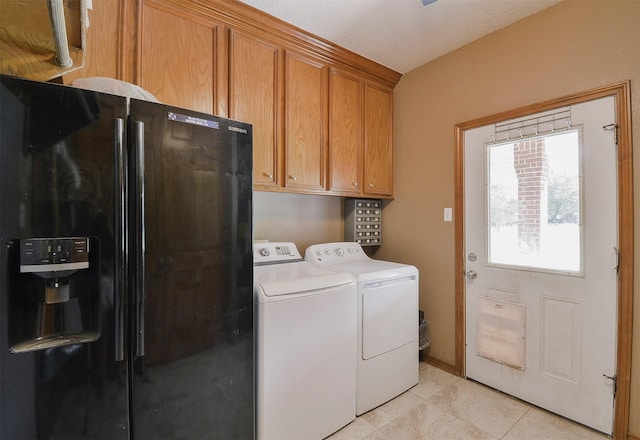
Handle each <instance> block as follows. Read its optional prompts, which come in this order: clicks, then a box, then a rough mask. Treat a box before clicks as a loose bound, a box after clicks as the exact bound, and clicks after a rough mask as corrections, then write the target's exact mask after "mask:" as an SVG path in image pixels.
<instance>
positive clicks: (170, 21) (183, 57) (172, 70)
mask: <svg viewBox="0 0 640 440" xmlns="http://www.w3.org/2000/svg"><path fill="white" fill-rule="evenodd" d="M141 13H142V19H141V20H142V21H141V23H142V24H141V29H140V34H139V35H140V50H141V61H140V68H139V71H138V84H139V85H140V86H141V87H142V88H144V89H146V90H148V91H150V92H151V93H153V94H154V95H155V96H156V97H157V98H158V99H159V100H160V101H162V102H163V103H165V104H169V105H174V106H178V107H184V108H188V109H192V110H197V111H201V112H205V113H213V111H214V89H213V87H214V84H215V78H214V62H213V60H214V48H215V47H216V39H217V37H218V31H219V28H220V26H218V24H217V23H214V22H204V21H201V20H198V21H195V20H196V19H195V18H193V17H191V16H189V15H186V14H183V13H180V14H179V13H178V12H175V11H173V10H170V9H166V10H165V9H159V8H158V7H156V6H155V5H154V6H152V5H149V4H147V3H143V4H142V12H141Z"/></svg>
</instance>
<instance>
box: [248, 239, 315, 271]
mask: <svg viewBox="0 0 640 440" xmlns="http://www.w3.org/2000/svg"><path fill="white" fill-rule="evenodd" d="M292 261H293V262H295V261H303V258H302V255H300V252H298V248H297V247H296V245H295V244H294V243H291V242H273V243H254V244H253V264H254V265H255V266H260V265H266V264H277V263H286V262H292Z"/></svg>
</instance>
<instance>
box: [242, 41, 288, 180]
mask: <svg viewBox="0 0 640 440" xmlns="http://www.w3.org/2000/svg"><path fill="white" fill-rule="evenodd" d="M279 59H280V49H279V48H278V47H277V46H275V45H271V44H269V43H267V42H265V41H263V40H258V39H256V38H253V37H251V36H248V35H245V34H242V33H240V32H237V31H235V30H233V31H231V37H230V48H229V116H230V117H231V118H232V119H237V120H240V121H244V122H249V123H250V124H253V183H254V186H256V187H265V188H270V187H271V188H273V187H275V186H277V184H278V181H279V179H278V172H279V170H280V167H279V166H278V164H279V162H280V161H279V158H280V155H279V154H278V144H279V142H278V121H279V120H280V110H279V107H278V101H279V99H278V97H279V96H280V94H281V93H280V90H279V86H278V84H279V81H278V79H279V77H280V76H281V75H280V72H279V70H280V69H279V66H280V62H279Z"/></svg>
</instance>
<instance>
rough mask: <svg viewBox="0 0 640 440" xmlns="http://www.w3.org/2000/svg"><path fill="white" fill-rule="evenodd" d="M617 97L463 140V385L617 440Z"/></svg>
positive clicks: (510, 123) (508, 123)
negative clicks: (481, 387) (490, 390)
mask: <svg viewBox="0 0 640 440" xmlns="http://www.w3.org/2000/svg"><path fill="white" fill-rule="evenodd" d="M614 107H615V101H614V98H613V97H607V98H602V99H598V100H594V101H588V102H585V103H580V104H577V105H573V106H571V107H566V108H562V109H557V110H554V111H550V112H544V113H542V114H538V115H532V116H530V117H526V118H520V119H518V120H514V121H505V123H500V124H496V125H490V126H485V127H480V128H476V129H472V130H467V131H465V137H464V144H465V158H464V163H465V242H466V246H465V258H466V272H465V274H466V277H467V281H466V298H465V300H466V375H467V377H469V378H471V379H474V380H477V381H479V382H481V383H484V384H487V385H489V386H491V387H494V388H497V389H499V390H501V391H504V392H506V393H508V394H511V395H514V396H516V397H518V398H521V399H523V400H525V401H528V402H531V403H533V404H535V405H538V406H540V407H542V408H545V409H548V410H550V411H552V412H555V413H558V414H560V415H563V416H565V417H567V418H570V419H572V420H575V421H578V422H580V423H583V424H585V425H587V426H590V427H592V428H594V429H597V430H598V431H601V432H604V433H607V434H611V433H612V422H613V402H614V391H615V384H614V380H612V379H610V378H607V376H609V377H613V376H614V375H615V371H616V366H615V359H616V356H615V355H616V353H615V347H616V322H617V311H616V305H617V264H618V258H617V224H618V222H617V212H618V209H617V176H616V145H615V140H614V138H615V133H614V132H613V131H610V130H607V129H606V128H605V127H606V126H608V125H609V124H612V123H615V108H614Z"/></svg>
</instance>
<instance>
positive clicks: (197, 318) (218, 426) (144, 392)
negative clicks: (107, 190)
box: [129, 100, 254, 439]
mask: <svg viewBox="0 0 640 440" xmlns="http://www.w3.org/2000/svg"><path fill="white" fill-rule="evenodd" d="M130 127H131V133H132V138H133V139H134V145H132V146H131V150H130V157H131V159H132V161H133V163H135V166H131V173H130V175H129V181H130V182H136V187H135V188H133V191H132V192H131V193H130V200H131V206H130V209H129V212H130V213H131V215H132V216H133V217H134V218H131V219H130V222H129V224H130V226H131V227H130V229H129V233H130V236H131V237H132V239H131V240H130V243H132V246H133V248H132V249H130V255H131V256H132V258H133V257H134V256H135V257H136V259H137V264H136V265H135V267H136V268H135V270H134V271H133V272H132V274H131V278H132V281H133V283H134V284H135V285H136V286H137V287H138V288H137V291H136V293H135V299H133V300H132V305H133V308H134V310H133V311H132V316H134V317H136V323H134V328H137V329H138V331H136V335H135V338H133V340H134V344H135V345H136V347H135V350H134V353H135V360H134V365H135V369H134V373H133V387H134V394H133V396H134V398H133V413H134V420H135V424H134V426H135V427H134V430H135V432H134V434H135V438H136V439H159V438H166V439H192V438H207V439H229V438H234V439H243V438H246V439H251V438H253V436H254V421H253V416H254V402H253V391H254V385H253V371H254V366H253V330H252V329H253V278H252V277H253V261H252V252H251V250H252V243H251V240H252V233H251V231H252V214H251V194H252V167H251V160H252V149H251V135H252V130H251V126H250V125H248V124H243V123H239V122H235V121H230V120H227V119H223V118H216V117H213V116H210V115H205V114H200V113H195V112H191V111H188V110H184V109H177V108H172V107H167V106H163V105H159V104H153V103H149V102H142V101H136V100H132V101H131V118H130ZM142 142H144V145H139V144H141V143H142ZM136 152H143V153H144V154H143V157H136V155H137V153H136ZM141 163H144V170H141V169H136V166H138V165H140V164H141ZM141 173H142V174H143V179H142V180H140V179H139V177H140V174H141ZM141 203H142V204H143V206H139V205H140V204H141ZM136 225H138V226H136ZM140 225H144V227H143V228H142V227H140Z"/></svg>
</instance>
